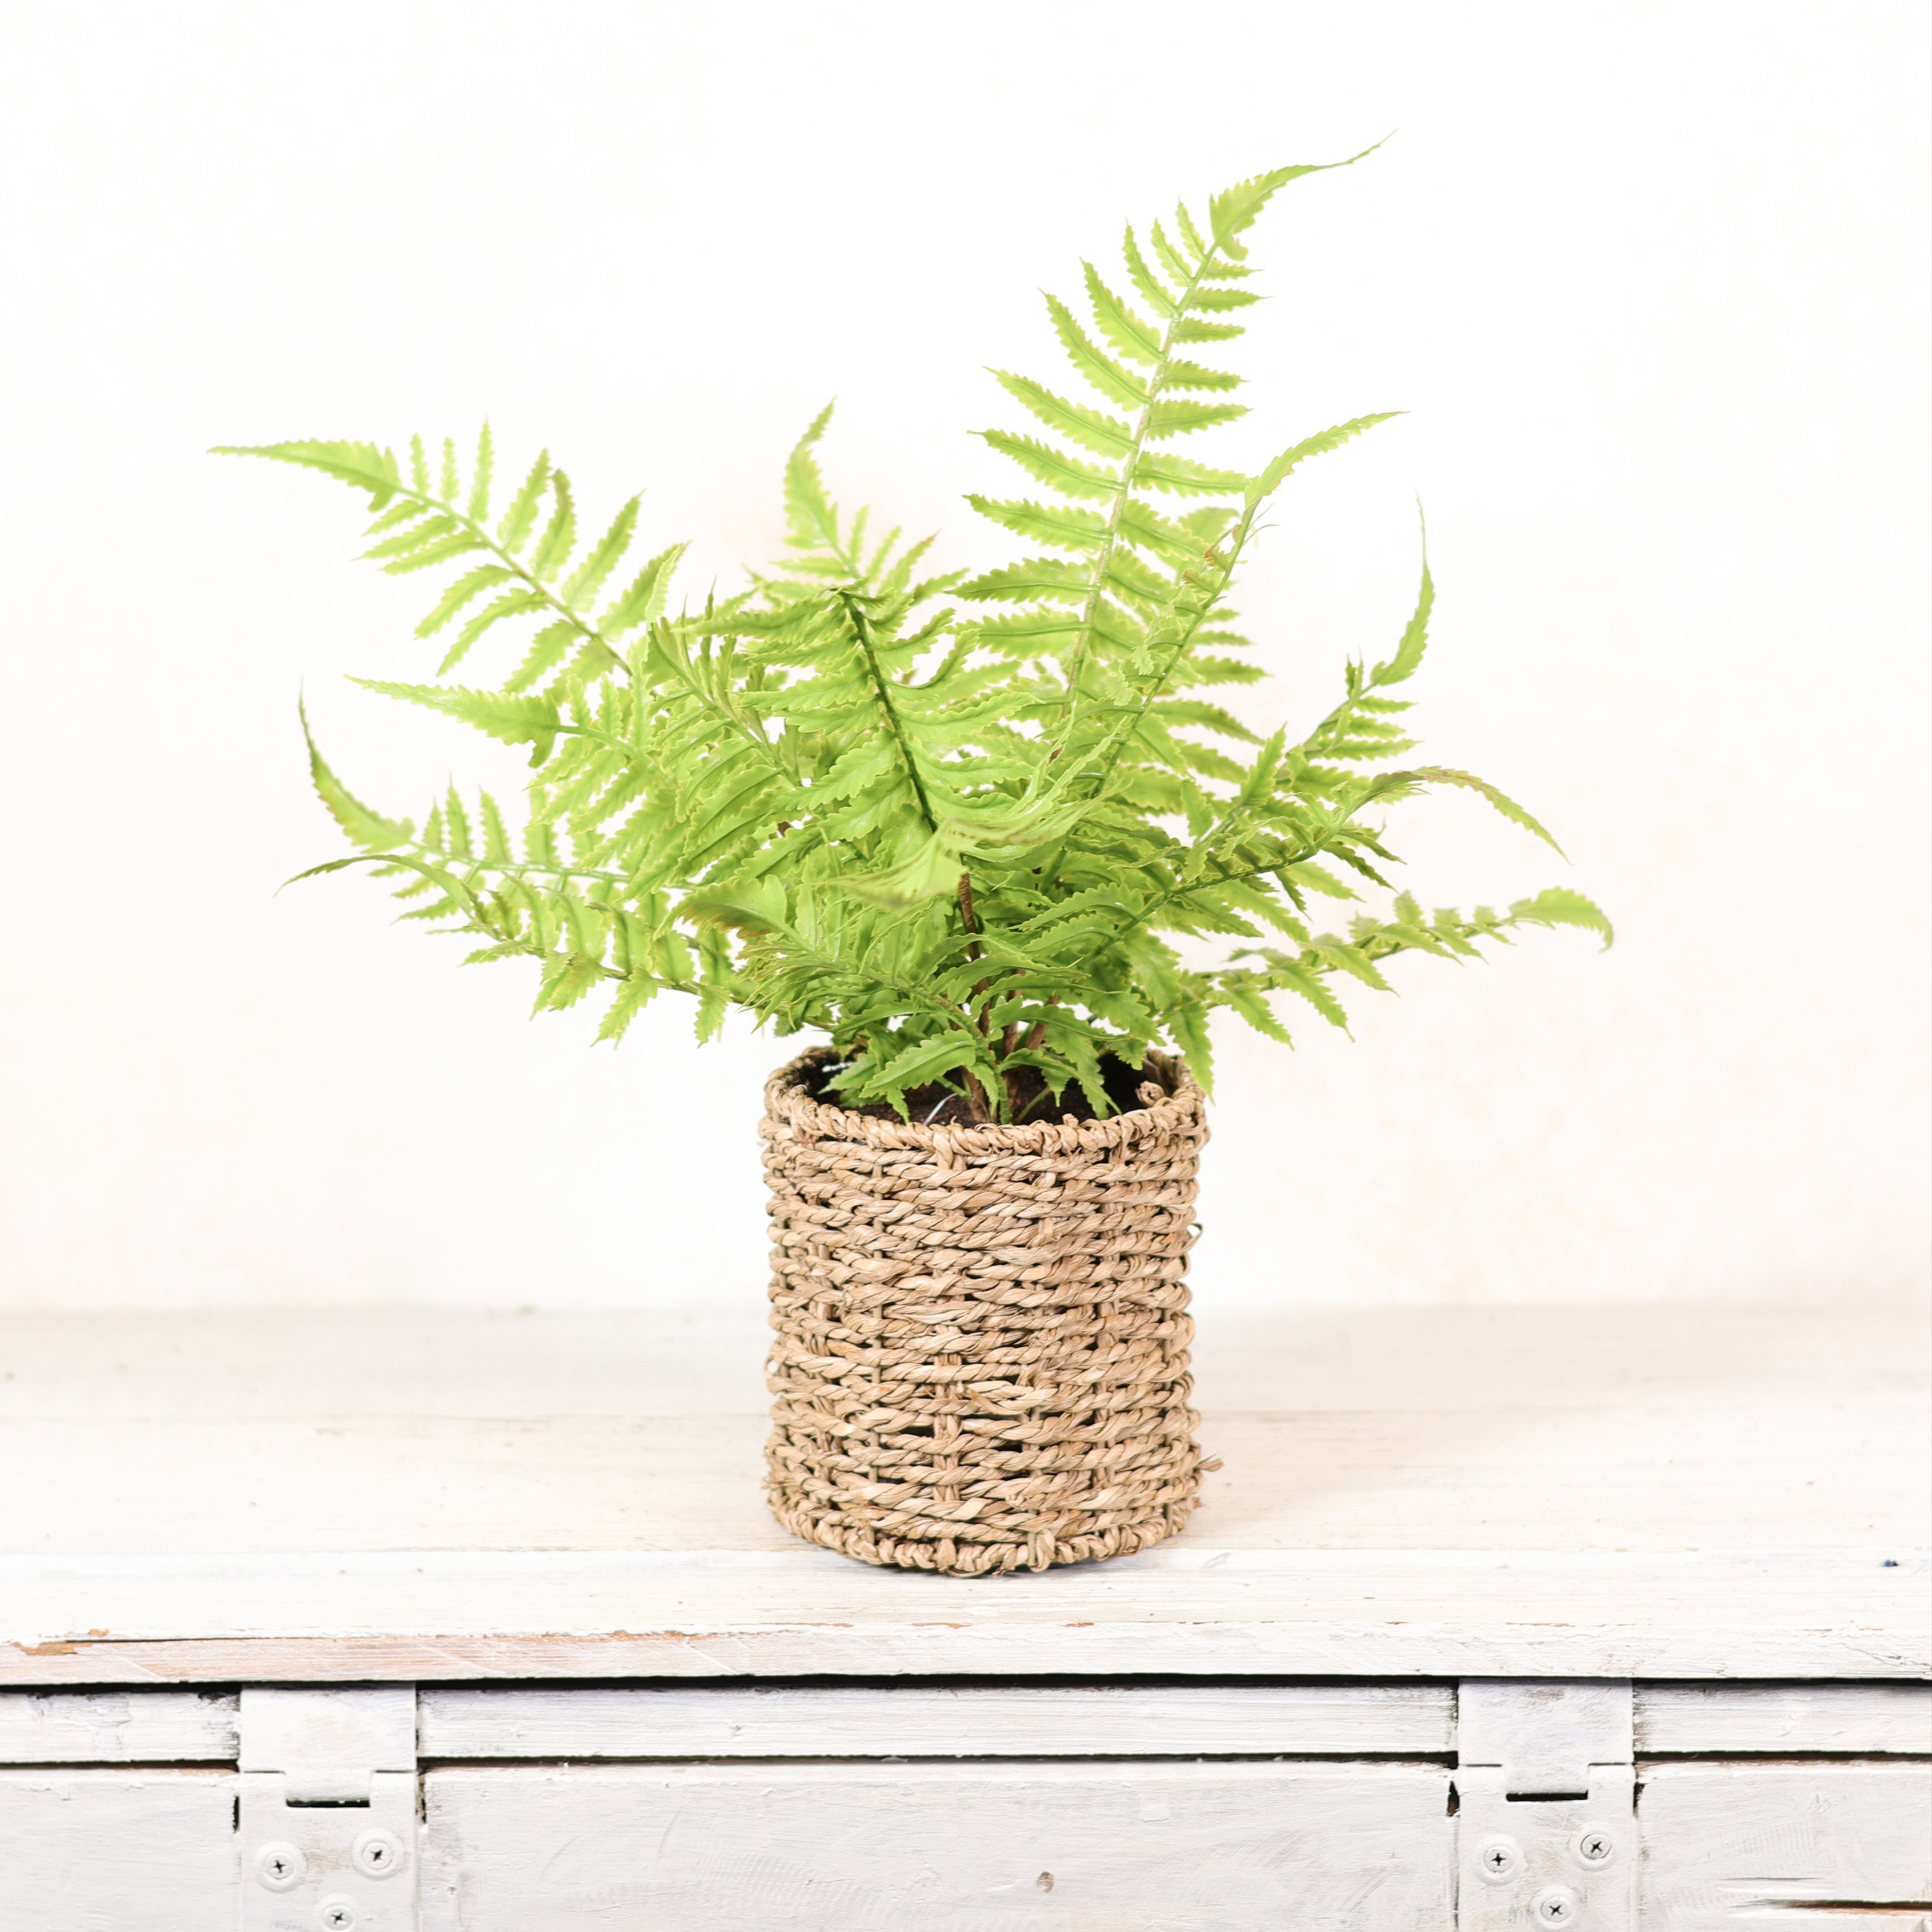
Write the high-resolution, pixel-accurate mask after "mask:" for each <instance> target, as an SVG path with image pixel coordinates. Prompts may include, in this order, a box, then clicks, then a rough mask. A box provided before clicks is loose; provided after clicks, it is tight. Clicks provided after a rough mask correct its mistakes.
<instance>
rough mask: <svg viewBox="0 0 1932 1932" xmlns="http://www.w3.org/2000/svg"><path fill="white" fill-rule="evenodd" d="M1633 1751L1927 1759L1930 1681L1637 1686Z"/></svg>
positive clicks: (1931, 1748)
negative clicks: (1815, 1753)
mask: <svg viewBox="0 0 1932 1932" xmlns="http://www.w3.org/2000/svg"><path fill="white" fill-rule="evenodd" d="M1637 1751H1638V1754H1639V1755H1640V1756H1649V1757H1670V1756H1672V1755H1678V1756H1682V1755H1685V1754H1694V1753H1703V1754H1721V1753H1726V1752H1736V1753H1739V1754H1746V1753H1752V1752H1770V1753H1772V1754H1786V1755H1788V1754H1792V1753H1794V1752H1799V1751H1845V1752H1849V1753H1852V1754H1855V1755H1858V1756H1864V1757H1872V1756H1878V1755H1882V1754H1885V1753H1888V1752H1900V1753H1912V1754H1918V1755H1920V1756H1923V1757H1932V1684H1730V1685H1722V1684H1646V1685H1639V1686H1638V1687H1637Z"/></svg>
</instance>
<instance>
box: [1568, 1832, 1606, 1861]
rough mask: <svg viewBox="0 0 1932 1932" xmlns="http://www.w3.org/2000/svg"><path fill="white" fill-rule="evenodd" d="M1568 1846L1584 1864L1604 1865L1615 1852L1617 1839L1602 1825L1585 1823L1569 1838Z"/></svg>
mask: <svg viewBox="0 0 1932 1932" xmlns="http://www.w3.org/2000/svg"><path fill="white" fill-rule="evenodd" d="M1570 1846H1571V1849H1572V1850H1573V1851H1574V1852H1575V1853H1576V1854H1577V1858H1578V1859H1579V1860H1580V1861H1581V1862H1582V1863H1583V1864H1586V1865H1593V1866H1595V1865H1607V1864H1609V1863H1610V1861H1611V1859H1612V1858H1615V1857H1616V1853H1617V1841H1616V1839H1615V1838H1612V1837H1611V1835H1610V1829H1609V1827H1608V1826H1604V1825H1586V1826H1584V1827H1583V1829H1582V1830H1581V1831H1580V1832H1578V1833H1577V1835H1576V1837H1574V1838H1572V1839H1571V1841H1570Z"/></svg>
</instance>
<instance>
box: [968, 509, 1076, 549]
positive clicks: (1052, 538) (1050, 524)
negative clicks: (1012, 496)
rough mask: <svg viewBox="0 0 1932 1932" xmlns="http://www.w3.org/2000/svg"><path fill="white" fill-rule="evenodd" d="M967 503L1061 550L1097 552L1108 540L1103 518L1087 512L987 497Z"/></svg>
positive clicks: (994, 519) (988, 515)
mask: <svg viewBox="0 0 1932 1932" xmlns="http://www.w3.org/2000/svg"><path fill="white" fill-rule="evenodd" d="M966 500H967V502H969V503H971V505H972V506H973V507H974V509H976V510H977V511H979V513H980V515H981V516H983V517H991V518H992V520H993V521H994V522H995V523H999V524H1002V525H1004V526H1005V528H1007V529H1010V530H1015V531H1017V532H1019V535H1022V536H1023V537H1032V538H1035V539H1036V540H1037V541H1039V542H1041V543H1047V544H1054V545H1055V546H1056V547H1058V548H1059V549H1061V550H1097V549H1098V548H1100V547H1101V546H1102V545H1103V544H1105V543H1106V540H1107V523H1106V518H1105V517H1097V516H1095V515H1094V513H1093V512H1092V511H1091V510H1066V509H1062V508H1060V507H1059V505H1057V504H1055V505H1048V504H1044V503H1024V502H994V501H992V499H990V498H989V497H986V496H968V498H967V499H966Z"/></svg>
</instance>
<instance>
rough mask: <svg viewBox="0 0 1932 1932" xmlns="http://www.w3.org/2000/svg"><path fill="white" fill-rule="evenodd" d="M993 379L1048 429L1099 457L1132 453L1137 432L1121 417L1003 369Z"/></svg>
mask: <svg viewBox="0 0 1932 1932" xmlns="http://www.w3.org/2000/svg"><path fill="white" fill-rule="evenodd" d="M992 377H993V380H995V382H996V383H998V384H999V386H1001V389H1004V390H1005V391H1006V392H1007V395H1010V396H1011V397H1012V398H1013V400H1014V401H1016V402H1017V403H1019V404H1020V405H1021V406H1022V407H1023V408H1025V409H1028V410H1031V411H1032V412H1033V413H1034V415H1035V416H1037V417H1039V419H1040V421H1041V422H1043V423H1045V424H1046V425H1047V427H1048V428H1049V429H1055V430H1058V431H1059V432H1060V434H1061V435H1062V436H1064V437H1067V439H1068V440H1069V441H1070V442H1073V443H1079V445H1080V446H1081V447H1082V449H1091V450H1092V451H1094V453H1095V454H1096V455H1100V456H1107V457H1118V456H1127V455H1131V454H1132V453H1133V447H1134V433H1133V430H1132V429H1130V428H1129V427H1128V426H1127V424H1125V423H1124V422H1121V421H1120V420H1119V419H1118V417H1115V416H1103V415H1102V414H1101V413H1100V411H1099V410H1090V409H1087V408H1085V407H1082V405H1081V404H1079V403H1070V402H1068V401H1066V400H1065V399H1064V398H1063V397H1060V396H1056V395H1054V393H1053V392H1052V391H1051V390H1050V389H1042V388H1041V387H1040V385H1039V384H1038V383H1030V382H1028V380H1027V379H1026V378H1025V377H1024V376H1013V375H1009V374H1007V372H1006V371H1004V370H1003V369H995V370H994V371H992Z"/></svg>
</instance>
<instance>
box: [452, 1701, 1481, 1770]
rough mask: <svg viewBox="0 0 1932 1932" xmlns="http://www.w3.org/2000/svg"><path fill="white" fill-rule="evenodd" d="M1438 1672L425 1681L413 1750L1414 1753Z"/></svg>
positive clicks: (1442, 1718) (1425, 1739) (1440, 1730)
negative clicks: (672, 1682) (696, 1686)
mask: <svg viewBox="0 0 1932 1932" xmlns="http://www.w3.org/2000/svg"><path fill="white" fill-rule="evenodd" d="M1455 1722H1456V1710H1455V1696H1454V1692H1453V1691H1451V1690H1450V1689H1449V1688H1448V1687H1447V1686H1446V1685H1414V1686H1408V1687H1403V1686H1393V1685H1363V1686H1361V1687H1358V1688H1349V1687H1343V1686H1337V1687H1330V1686H1302V1685H1204V1686H1202V1687H1200V1688H1194V1687H1192V1686H1186V1685H1181V1686H1160V1687H1149V1688H1135V1689H1131V1690H1130V1689H1101V1688H1094V1689H1046V1690H1028V1689H1025V1688H1018V1689H1004V1688H1003V1689H997V1690H931V1689H926V1688H910V1687H908V1688H906V1689H904V1690H886V1691H880V1690H874V1689H871V1688H863V1689H860V1688H854V1689H852V1690H849V1691H840V1690H815V1689H814V1690H740V1689H736V1688H724V1687H719V1688H715V1689H708V1690H688V1691H685V1690H650V1691H644V1690H636V1691H614V1690H604V1689H586V1690H575V1691H537V1690H500V1691H490V1690H484V1691H455V1690H440V1691H439V1690H432V1691H425V1692H424V1693H423V1694H422V1697H421V1699H420V1700H419V1711H418V1730H419V1737H420V1741H421V1747H422V1754H423V1756H424V1757H425V1758H427V1759H437V1758H442V1759H460V1758H492V1759H505V1758H533V1759H535V1758H555V1759H559V1760H565V1761H568V1762H570V1763H577V1762H578V1761H580V1760H586V1759H592V1758H677V1757H700V1758H733V1757H1012V1758H1051V1757H1135V1756H1140V1755H1146V1756H1153V1757H1197V1756H1202V1755H1206V1756H1214V1755H1217V1754H1219V1755H1239V1754H1253V1755H1261V1754H1284V1755H1289V1756H1295V1755H1300V1756H1322V1755H1328V1756H1335V1757H1355V1756H1361V1755H1364V1754H1383V1755H1387V1756H1391V1757H1397V1756H1400V1757H1424V1756H1427V1755H1429V1754H1446V1753H1448V1752H1449V1751H1452V1750H1454V1748H1455V1745H1454V1740H1455Z"/></svg>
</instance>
